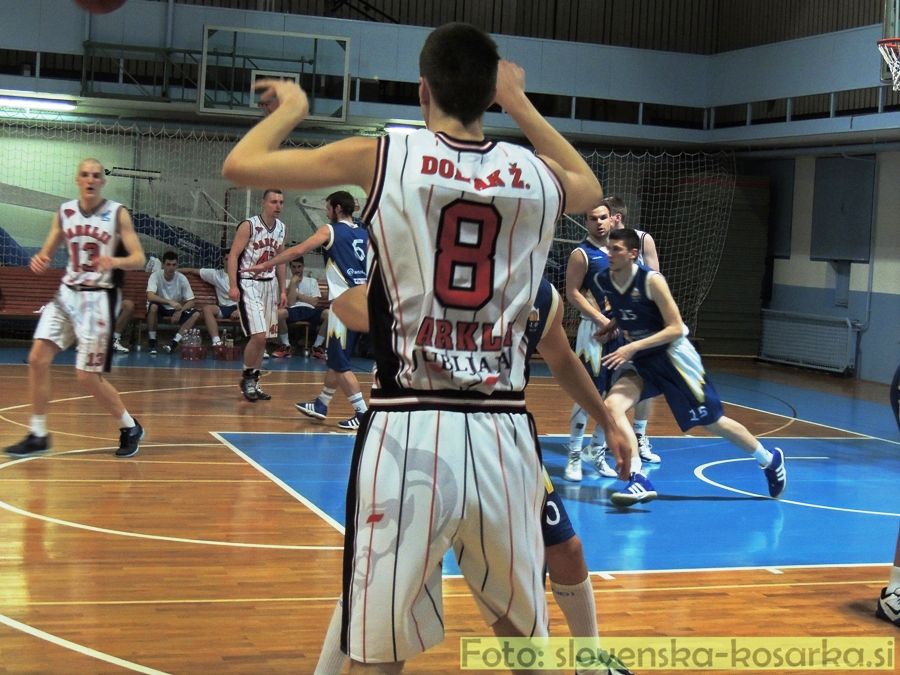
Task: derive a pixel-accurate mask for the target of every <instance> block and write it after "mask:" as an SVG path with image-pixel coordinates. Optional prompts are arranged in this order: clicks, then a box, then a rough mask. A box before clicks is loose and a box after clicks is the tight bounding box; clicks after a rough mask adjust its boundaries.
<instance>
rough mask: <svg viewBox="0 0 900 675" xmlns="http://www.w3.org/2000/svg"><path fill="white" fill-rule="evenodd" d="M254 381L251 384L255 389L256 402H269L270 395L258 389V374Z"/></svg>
mask: <svg viewBox="0 0 900 675" xmlns="http://www.w3.org/2000/svg"><path fill="white" fill-rule="evenodd" d="M254 379H255V380H256V381H255V382H254V383H253V386H254V387H255V388H256V400H258V401H271V400H272V394H267V393H266V392H264V391H263V390H262V389H260V388H259V373H257V374H256V377H255V378H254Z"/></svg>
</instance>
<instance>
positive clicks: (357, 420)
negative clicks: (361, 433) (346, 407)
mask: <svg viewBox="0 0 900 675" xmlns="http://www.w3.org/2000/svg"><path fill="white" fill-rule="evenodd" d="M316 400H317V401H318V399H316ZM363 415H365V413H361V412H358V413H356V414H355V415H353V417H350V418H349V419H345V420H341V421H340V422H338V426H339V427H340V428H341V429H359V425H360V424H362V420H363Z"/></svg>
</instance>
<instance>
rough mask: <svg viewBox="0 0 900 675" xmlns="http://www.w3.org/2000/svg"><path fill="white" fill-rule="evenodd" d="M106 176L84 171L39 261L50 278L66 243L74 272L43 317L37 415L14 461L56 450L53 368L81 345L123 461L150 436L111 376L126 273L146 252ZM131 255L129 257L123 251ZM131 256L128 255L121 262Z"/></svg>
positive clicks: (38, 269) (33, 368)
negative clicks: (50, 429)
mask: <svg viewBox="0 0 900 675" xmlns="http://www.w3.org/2000/svg"><path fill="white" fill-rule="evenodd" d="M105 183H106V177H105V173H104V170H103V165H102V164H100V162H99V161H98V160H96V159H85V160H82V162H81V163H80V164H79V165H78V171H77V173H76V174H75V184H76V185H78V199H73V200H72V201H69V202H65V203H64V204H63V205H62V206H60V207H59V211H57V212H56V213H55V214H54V216H53V222H52V224H51V225H50V232H49V234H48V235H47V238H46V240H45V241H44V244H43V246H41V249H40V250H39V251H38V252H37V253H35V254H34V256H33V257H32V258H31V263H30V265H29V266H30V267H31V271H32V272H34V273H35V274H42V273H43V272H46V271H47V269H48V268H49V267H50V262H51V260H52V259H53V254H54V253H55V252H56V249H57V248H58V247H59V245H60V244H63V243H65V245H66V248H67V250H68V253H69V262H68V264H67V265H66V273H65V274H64V275H63V278H62V283H61V284H60V286H59V291H58V292H57V294H56V297H54V298H53V300H52V301H51V302H50V303H48V304H47V306H46V307H45V308H44V311H43V312H41V318H40V320H39V321H38V325H37V328H36V329H35V331H34V344H33V345H32V347H31V353H30V354H29V356H28V376H29V381H30V385H31V405H32V415H31V424H30V430H29V433H28V436H26V437H25V438H24V439H23V440H21V441H19V442H18V443H16V444H15V445H11V446H9V447H8V448H6V452H7V453H8V454H10V455H13V456H14V457H25V456H29V455H34V454H39V453H42V452H45V451H47V450H48V449H49V448H50V436H49V434H48V433H47V409H48V408H49V402H50V364H51V363H52V361H53V358H54V357H55V356H56V355H57V354H58V353H59V352H60V351H63V350H65V349H68V348H69V347H70V346H72V344H75V343H77V356H76V358H75V376H76V378H77V380H78V384H79V385H80V386H81V387H82V389H84V390H85V391H86V392H88V393H89V394H91V395H92V396H93V397H94V399H95V400H96V401H97V403H99V405H100V407H101V408H102V409H103V410H104V411H106V412H108V413H109V414H110V415H112V417H113V418H114V419H115V420H116V423H117V425H118V427H119V448H118V450H116V456H117V457H131V456H133V455H136V454H137V452H138V448H139V446H140V442H141V438H142V437H143V435H144V430H143V429H142V428H141V425H140V424H138V423H137V421H136V420H135V419H134V418H133V417H132V416H131V415H129V414H128V411H127V410H126V409H125V406H124V405H123V404H122V399H121V397H120V396H119V392H118V391H116V389H115V387H113V386H112V385H111V384H110V383H109V381H108V380H106V379H104V377H103V373H106V372H109V366H110V361H111V356H112V343H113V335H112V332H113V326H114V325H115V320H116V314H117V312H118V305H119V302H120V301H121V297H122V294H121V291H120V290H119V285H120V281H119V277H121V272H120V270H135V269H142V268H143V266H144V250H143V248H142V247H141V242H140V240H139V239H138V237H137V234H136V233H135V231H134V224H133V223H132V221H131V216H130V215H129V214H128V211H127V210H126V209H125V207H124V206H122V205H121V204H119V203H117V202H112V201H109V200H107V199H104V198H103V197H102V195H101V192H102V190H103V186H104V184H105ZM123 249H124V251H123ZM121 253H124V255H120V254H121Z"/></svg>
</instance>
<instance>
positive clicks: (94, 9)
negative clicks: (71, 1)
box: [75, 0, 125, 14]
mask: <svg viewBox="0 0 900 675" xmlns="http://www.w3.org/2000/svg"><path fill="white" fill-rule="evenodd" d="M75 4H76V5H78V6H79V7H81V9H83V10H85V11H88V12H90V13H91V14H109V13H110V12H114V11H116V10H117V9H119V7H121V6H122V5H124V4H125V0H75Z"/></svg>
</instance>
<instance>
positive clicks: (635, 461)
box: [631, 457, 647, 478]
mask: <svg viewBox="0 0 900 675" xmlns="http://www.w3.org/2000/svg"><path fill="white" fill-rule="evenodd" d="M643 468H644V465H643V464H641V458H640V457H632V458H631V473H639V474H641V475H642V476H643V477H644V478H646V477H647V474H645V473H644V472H643V471H641V469H643Z"/></svg>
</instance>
